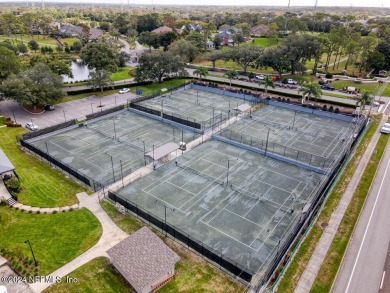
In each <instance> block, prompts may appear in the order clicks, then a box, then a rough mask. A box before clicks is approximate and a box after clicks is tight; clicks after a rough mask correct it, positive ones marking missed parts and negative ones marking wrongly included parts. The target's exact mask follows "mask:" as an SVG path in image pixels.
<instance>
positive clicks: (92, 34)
mask: <svg viewBox="0 0 390 293" xmlns="http://www.w3.org/2000/svg"><path fill="white" fill-rule="evenodd" d="M102 34H103V31H102V30H100V29H97V28H93V27H92V28H91V29H90V30H89V39H90V40H97V39H98V38H99V37H100V36H101V35H102Z"/></svg>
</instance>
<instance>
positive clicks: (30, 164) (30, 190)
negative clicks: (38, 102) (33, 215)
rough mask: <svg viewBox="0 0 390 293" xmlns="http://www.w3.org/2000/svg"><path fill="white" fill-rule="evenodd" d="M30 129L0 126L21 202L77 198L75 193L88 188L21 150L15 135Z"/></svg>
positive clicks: (0, 143) (53, 203) (62, 202)
mask: <svg viewBox="0 0 390 293" xmlns="http://www.w3.org/2000/svg"><path fill="white" fill-rule="evenodd" d="M25 132H27V131H26V130H25V129H24V128H21V127H20V128H11V127H4V128H0V137H1V139H0V148H1V149H2V150H3V151H4V153H5V154H6V155H7V156H8V158H9V159H10V161H11V162H12V164H13V165H14V166H15V168H16V172H17V174H18V175H19V180H20V182H21V184H22V188H23V189H22V191H21V192H20V193H19V194H18V201H19V202H20V203H23V204H26V205H31V206H35V207H57V206H67V205H73V204H75V203H77V202H78V200H77V197H76V193H79V192H82V191H88V189H87V188H85V187H83V186H81V185H79V184H78V183H76V182H75V181H73V180H72V179H69V178H65V175H63V174H62V173H61V172H60V171H58V170H56V169H53V168H51V167H50V166H49V165H48V164H46V163H45V162H43V161H41V160H39V159H38V158H37V157H35V156H33V155H31V154H30V153H24V152H22V151H21V150H20V149H19V147H18V145H17V144H16V136H17V135H21V134H23V133H25Z"/></svg>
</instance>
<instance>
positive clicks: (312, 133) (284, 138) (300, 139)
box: [220, 106, 358, 167]
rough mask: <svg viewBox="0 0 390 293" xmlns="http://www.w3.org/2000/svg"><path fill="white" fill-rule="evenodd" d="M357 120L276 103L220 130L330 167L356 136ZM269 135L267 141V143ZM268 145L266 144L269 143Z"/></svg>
mask: <svg viewBox="0 0 390 293" xmlns="http://www.w3.org/2000/svg"><path fill="white" fill-rule="evenodd" d="M354 131H358V128H357V127H356V128H355V123H350V122H346V121H342V120H337V119H334V118H328V117H323V116H318V115H313V114H309V113H304V112H299V111H293V110H289V109H284V108H280V107H275V106H263V107H261V108H260V109H258V110H257V111H255V112H253V113H252V117H246V118H244V119H242V120H240V121H238V122H236V123H234V124H232V125H230V126H229V127H227V128H226V129H225V130H223V131H222V132H221V134H220V135H221V136H223V137H226V138H228V139H231V140H234V141H237V142H242V143H244V144H247V145H251V146H254V147H256V148H260V149H265V148H266V147H267V149H268V151H269V152H271V153H277V154H281V155H285V156H288V157H291V158H294V159H295V158H298V159H299V160H301V161H304V162H305V163H310V164H314V165H318V166H322V165H324V166H325V167H327V166H328V167H329V164H330V162H331V161H332V160H333V159H334V158H335V157H336V156H337V155H339V154H340V151H341V150H342V149H343V148H344V147H343V145H344V144H345V143H346V142H349V141H350V140H352V139H353V134H354ZM267 137H268V143H267ZM266 145H267V146H266Z"/></svg>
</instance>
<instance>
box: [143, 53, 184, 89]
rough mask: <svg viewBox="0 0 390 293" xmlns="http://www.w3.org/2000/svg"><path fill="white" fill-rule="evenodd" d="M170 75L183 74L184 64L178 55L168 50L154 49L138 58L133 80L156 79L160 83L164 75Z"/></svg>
mask: <svg viewBox="0 0 390 293" xmlns="http://www.w3.org/2000/svg"><path fill="white" fill-rule="evenodd" d="M172 75H184V65H183V62H182V60H181V59H180V57H179V56H174V55H173V54H172V53H170V52H169V51H166V52H161V51H154V52H151V53H145V54H143V55H142V56H141V57H140V58H139V61H138V65H137V67H136V76H135V80H136V81H137V82H139V81H146V80H152V81H155V80H156V81H158V82H159V83H160V82H162V79H163V78H164V77H170V76H172Z"/></svg>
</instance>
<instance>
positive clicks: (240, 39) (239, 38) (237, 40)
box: [232, 32, 245, 45]
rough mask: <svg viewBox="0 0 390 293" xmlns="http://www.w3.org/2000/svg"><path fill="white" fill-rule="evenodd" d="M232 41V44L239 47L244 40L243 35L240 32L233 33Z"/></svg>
mask: <svg viewBox="0 0 390 293" xmlns="http://www.w3.org/2000/svg"><path fill="white" fill-rule="evenodd" d="M232 39H233V43H234V44H237V45H240V44H241V43H243V42H244V40H245V38H244V35H243V34H242V33H241V32H234V33H233V37H232Z"/></svg>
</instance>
